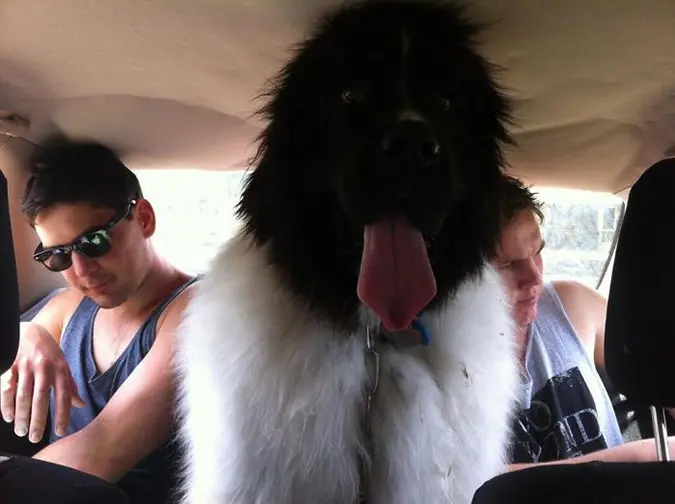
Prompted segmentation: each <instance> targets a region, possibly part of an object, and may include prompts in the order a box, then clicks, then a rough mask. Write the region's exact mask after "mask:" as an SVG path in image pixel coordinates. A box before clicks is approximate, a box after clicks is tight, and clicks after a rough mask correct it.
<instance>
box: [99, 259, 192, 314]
mask: <svg viewBox="0 0 675 504" xmlns="http://www.w3.org/2000/svg"><path fill="white" fill-rule="evenodd" d="M187 279H188V275H187V274H185V273H183V272H181V271H179V270H178V269H176V268H175V267H174V266H172V265H170V264H169V263H168V262H166V261H165V260H164V259H162V258H161V257H159V256H155V257H154V258H153V260H152V263H151V266H150V269H149V270H148V273H147V275H146V276H145V278H144V279H143V281H142V282H141V285H140V286H139V288H138V290H136V292H134V293H133V294H132V295H131V297H130V298H129V299H127V300H126V301H125V302H124V303H122V304H121V305H120V306H117V307H115V308H112V311H114V312H116V314H117V315H119V316H123V317H129V318H134V317H135V316H138V315H140V314H145V313H146V312H147V311H148V310H150V309H152V308H154V307H155V306H156V305H157V304H158V303H160V302H161V300H163V299H164V298H166V297H167V296H168V295H169V294H170V293H171V292H172V291H173V290H174V289H175V288H176V287H177V286H178V285H180V284H181V283H183V282H185V281H187Z"/></svg>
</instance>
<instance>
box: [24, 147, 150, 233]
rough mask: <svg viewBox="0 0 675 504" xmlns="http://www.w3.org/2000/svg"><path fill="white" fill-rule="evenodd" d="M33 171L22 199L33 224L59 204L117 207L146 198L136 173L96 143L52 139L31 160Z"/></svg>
mask: <svg viewBox="0 0 675 504" xmlns="http://www.w3.org/2000/svg"><path fill="white" fill-rule="evenodd" d="M30 165H31V166H30V168H31V171H32V174H31V176H30V178H29V179H28V183H27V184H26V189H25V191H24V194H23V198H22V199H21V212H22V214H23V216H24V217H25V218H26V220H28V222H29V223H30V224H31V225H34V224H35V219H36V218H37V216H38V215H39V214H40V213H41V212H43V211H45V210H47V209H49V208H50V207H52V206H54V205H56V204H59V203H88V204H90V205H93V206H97V207H103V208H111V209H115V210H116V209H118V208H120V207H121V206H122V205H124V203H126V202H127V201H129V200H131V199H140V198H142V197H143V193H142V191H141V186H140V184H139V182H138V178H137V177H136V175H135V174H134V173H133V172H132V171H131V170H130V169H129V168H127V167H126V166H125V165H124V163H122V161H121V160H120V159H119V158H118V157H117V155H116V154H115V153H114V152H113V151H112V150H110V149H109V148H107V147H105V146H103V145H101V144H98V143H95V142H70V141H66V140H62V139H55V140H52V141H50V142H49V143H48V144H46V145H45V146H44V147H42V148H39V150H38V151H37V153H36V155H35V156H34V157H33V159H32V160H31V162H30Z"/></svg>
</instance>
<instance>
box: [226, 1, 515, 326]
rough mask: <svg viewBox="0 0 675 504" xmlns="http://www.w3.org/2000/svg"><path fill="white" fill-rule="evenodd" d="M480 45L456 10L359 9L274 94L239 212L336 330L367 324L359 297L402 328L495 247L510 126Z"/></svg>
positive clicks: (327, 30) (331, 24) (332, 21)
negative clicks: (358, 320) (359, 321)
mask: <svg viewBox="0 0 675 504" xmlns="http://www.w3.org/2000/svg"><path fill="white" fill-rule="evenodd" d="M476 31H477V29H476V27H475V26H474V25H472V24H470V23H468V22H467V21H466V20H464V19H463V17H462V13H461V11H460V9H459V8H457V7H456V6H453V5H447V4H440V3H430V2H424V1H419V0H409V1H368V2H365V3H359V4H354V5H352V6H349V7H343V8H341V9H339V10H338V11H336V12H333V13H331V14H330V15H329V16H327V17H326V18H325V19H324V20H323V21H322V22H321V23H320V24H319V26H318V29H317V31H316V33H315V34H314V35H313V36H312V37H311V38H309V39H308V40H307V41H306V42H305V43H304V44H302V45H301V46H300V47H299V49H298V51H297V52H296V54H295V56H294V57H293V58H292V60H291V61H290V62H289V63H288V64H287V66H286V67H285V68H284V69H283V70H282V72H281V73H280V74H279V76H278V78H277V80H276V81H275V82H274V83H273V86H272V90H271V92H270V93H269V96H270V100H269V102H268V103H267V105H266V106H265V107H264V109H263V113H264V115H265V116H266V117H267V119H268V120H269V123H268V126H267V128H266V129H265V130H264V132H263V134H262V135H261V139H260V140H261V144H260V149H259V152H258V156H257V161H258V166H257V168H256V170H255V171H254V172H253V173H252V175H251V177H250V178H249V179H248V182H247V186H246V188H245V191H244V194H243V197H242V201H241V204H240V207H239V212H240V215H241V216H242V217H243V218H244V220H245V223H246V227H247V230H248V231H249V232H250V233H251V234H252V235H253V236H254V238H255V239H256V240H257V241H258V242H259V243H266V244H268V246H269V250H270V253H271V256H270V259H271V261H272V262H273V263H274V264H275V265H276V266H278V268H279V270H280V272H281V273H282V275H283V278H284V279H285V281H286V282H287V284H288V285H289V286H290V288H291V289H293V290H294V292H295V293H296V294H298V295H299V296H301V297H303V298H304V299H305V301H307V302H308V303H309V304H310V305H311V306H312V307H313V308H318V309H320V310H322V311H323V312H324V313H325V314H328V315H329V316H331V317H333V318H334V320H335V321H336V322H342V323H345V324H347V325H349V324H350V323H352V322H354V321H355V316H356V312H357V309H358V306H359V296H360V297H361V299H362V300H363V301H364V302H365V303H366V304H368V305H370V306H371V307H372V308H373V309H374V310H375V311H376V312H377V313H378V314H379V315H380V316H381V318H382V319H383V321H384V322H385V325H386V326H387V327H388V328H389V329H392V330H395V329H400V328H402V327H404V326H405V325H406V324H408V323H409V322H410V318H411V317H412V316H414V315H416V312H417V311H419V310H421V309H422V308H424V307H425V306H427V305H429V304H432V305H433V304H434V303H438V302H440V301H442V300H443V299H445V298H447V296H448V295H450V294H452V293H453V291H454V289H455V288H456V287H458V285H459V283H460V282H461V281H462V280H463V279H465V278H466V277H467V276H469V275H472V274H475V273H476V272H478V271H479V268H480V265H481V264H482V261H483V258H484V256H485V255H486V254H488V253H489V252H490V251H491V248H492V247H493V244H494V242H495V237H496V235H497V233H498V220H499V219H498V212H497V209H496V207H495V205H494V204H493V203H494V201H495V199H496V198H495V195H494V190H495V187H496V183H497V180H498V177H499V176H500V170H501V164H502V156H501V149H500V146H501V143H503V142H505V141H508V135H507V132H506V129H505V123H506V121H507V117H508V114H507V105H506V102H505V99H504V97H503V96H502V95H501V94H500V92H499V90H498V89H497V87H496V85H495V83H494V82H493V80H492V77H491V75H490V67H489V65H488V63H487V62H486V61H485V60H484V59H482V58H481V57H480V56H479V55H478V54H477V52H475V50H474V48H473V37H474V35H475V34H476ZM357 286H358V289H357ZM357 290H358V296H357Z"/></svg>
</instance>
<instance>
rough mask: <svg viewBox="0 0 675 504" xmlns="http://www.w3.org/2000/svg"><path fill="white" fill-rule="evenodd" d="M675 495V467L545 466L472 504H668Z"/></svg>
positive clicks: (491, 487)
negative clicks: (640, 503)
mask: <svg viewBox="0 0 675 504" xmlns="http://www.w3.org/2000/svg"><path fill="white" fill-rule="evenodd" d="M674 492H675V462H636V463H618V462H615V463H601V462H588V463H585V464H562V465H540V466H535V467H533V468H530V469H524V470H521V471H516V472H512V473H506V474H502V475H500V476H497V477H496V478H493V479H491V480H490V481H488V482H486V483H485V484H484V485H483V486H482V487H480V488H479V489H478V491H477V492H476V494H475V495H474V497H473V500H472V501H471V502H472V504H634V503H636V502H644V503H647V504H651V503H657V502H665V501H667V500H668V498H669V497H670V498H672V496H673V495H674ZM666 496H669V497H666ZM664 498H665V501H664Z"/></svg>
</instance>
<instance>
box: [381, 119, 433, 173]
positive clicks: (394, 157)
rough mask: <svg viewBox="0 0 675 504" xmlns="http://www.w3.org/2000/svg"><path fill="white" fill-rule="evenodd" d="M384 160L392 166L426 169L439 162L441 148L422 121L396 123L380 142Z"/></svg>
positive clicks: (430, 130) (428, 127)
mask: <svg viewBox="0 0 675 504" xmlns="http://www.w3.org/2000/svg"><path fill="white" fill-rule="evenodd" d="M382 153H383V154H384V158H385V159H386V160H387V161H389V162H392V163H394V164H402V163H406V164H410V165H412V166H411V167H412V168H414V167H416V166H422V167H428V166H432V165H435V164H436V163H438V161H439V160H440V153H441V148H440V145H439V143H438V138H437V137H436V135H435V134H434V132H433V130H432V129H431V127H430V126H429V125H428V124H427V123H425V122H422V121H411V120H404V121H399V122H397V123H396V124H395V125H394V126H393V127H392V128H391V130H390V131H389V132H388V133H387V134H386V135H385V137H384V139H383V140H382Z"/></svg>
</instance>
